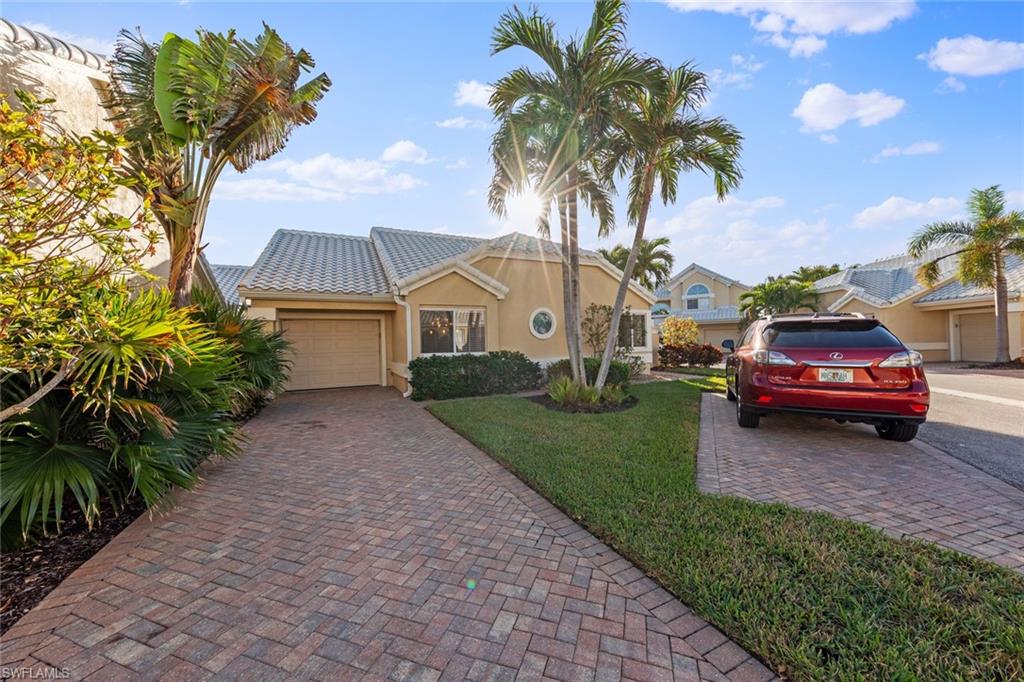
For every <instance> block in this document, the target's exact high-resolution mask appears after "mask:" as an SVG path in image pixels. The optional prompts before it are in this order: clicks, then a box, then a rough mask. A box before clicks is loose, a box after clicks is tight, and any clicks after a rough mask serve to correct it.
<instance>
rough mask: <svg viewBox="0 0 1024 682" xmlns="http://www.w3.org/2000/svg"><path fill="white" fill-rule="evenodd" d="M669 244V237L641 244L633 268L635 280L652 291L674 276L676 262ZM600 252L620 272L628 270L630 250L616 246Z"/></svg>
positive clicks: (648, 240) (647, 240)
mask: <svg viewBox="0 0 1024 682" xmlns="http://www.w3.org/2000/svg"><path fill="white" fill-rule="evenodd" d="M669 243H670V241H669V238H668V237H655V238H654V239H645V240H643V242H641V243H640V252H639V253H638V254H637V256H636V266H635V267H634V268H633V279H634V280H636V281H637V282H639V283H640V284H642V285H643V286H645V287H647V288H648V289H652V290H653V289H655V288H657V287H660V286H662V285H663V284H665V283H666V282H668V280H669V278H670V277H671V276H672V266H673V265H675V262H676V259H675V256H673V255H672V252H671V251H669V250H668V247H669ZM599 251H600V252H601V255H602V256H604V257H605V259H607V260H608V262H609V263H611V264H612V265H614V266H615V267H617V268H619V269H620V270H623V271H624V270H625V269H626V263H627V262H628V261H629V249H627V248H626V247H625V246H623V245H622V244H616V245H615V247H614V248H612V249H611V250H609V249H599Z"/></svg>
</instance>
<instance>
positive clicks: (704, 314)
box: [652, 305, 742, 322]
mask: <svg viewBox="0 0 1024 682" xmlns="http://www.w3.org/2000/svg"><path fill="white" fill-rule="evenodd" d="M652 314H653V315H654V316H655V317H660V316H665V317H668V316H669V315H672V316H673V317H690V318H693V320H694V321H696V322H735V321H738V320H740V319H741V318H742V315H740V309H739V307H737V306H734V305H722V306H718V307H717V308H711V309H709V310H681V309H679V308H672V309H669V310H668V312H662V313H652Z"/></svg>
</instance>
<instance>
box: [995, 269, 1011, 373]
mask: <svg viewBox="0 0 1024 682" xmlns="http://www.w3.org/2000/svg"><path fill="white" fill-rule="evenodd" d="M995 295H996V362H1009V361H1010V325H1009V310H1008V306H1007V303H1006V298H1007V293H1006V263H1005V261H1004V260H1003V255H1002V254H997V255H996V292H995Z"/></svg>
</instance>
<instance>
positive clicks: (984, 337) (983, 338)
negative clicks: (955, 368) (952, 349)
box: [958, 312, 996, 362]
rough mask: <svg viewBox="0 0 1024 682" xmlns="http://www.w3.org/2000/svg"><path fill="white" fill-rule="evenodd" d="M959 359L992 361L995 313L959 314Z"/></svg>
mask: <svg viewBox="0 0 1024 682" xmlns="http://www.w3.org/2000/svg"><path fill="white" fill-rule="evenodd" d="M958 323H959V325H960V359H961V360H970V361H974V362H992V361H993V360H995V358H996V316H995V313H988V312H986V313H969V314H962V315H960V316H959V322H958Z"/></svg>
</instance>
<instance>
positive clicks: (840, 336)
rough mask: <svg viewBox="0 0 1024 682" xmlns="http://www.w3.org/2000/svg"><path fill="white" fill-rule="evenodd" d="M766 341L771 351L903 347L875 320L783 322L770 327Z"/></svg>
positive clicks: (768, 327)
mask: <svg viewBox="0 0 1024 682" xmlns="http://www.w3.org/2000/svg"><path fill="white" fill-rule="evenodd" d="M764 340H765V341H767V342H768V346H769V347H772V348H835V347H837V346H841V347H846V348H890V347H893V346H900V345H902V344H901V343H900V342H899V339H897V338H896V337H895V336H893V335H892V332H890V331H889V330H888V329H886V328H885V327H883V326H882V325H881V324H880V323H879V322H877V321H875V320H850V321H842V322H809V321H808V322H783V323H775V324H771V325H768V326H767V327H765V330H764Z"/></svg>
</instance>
